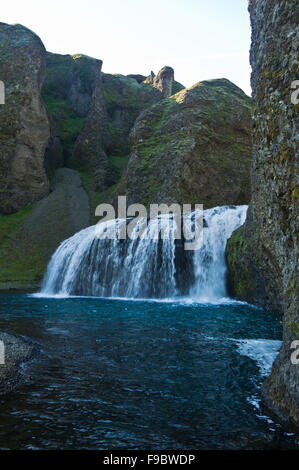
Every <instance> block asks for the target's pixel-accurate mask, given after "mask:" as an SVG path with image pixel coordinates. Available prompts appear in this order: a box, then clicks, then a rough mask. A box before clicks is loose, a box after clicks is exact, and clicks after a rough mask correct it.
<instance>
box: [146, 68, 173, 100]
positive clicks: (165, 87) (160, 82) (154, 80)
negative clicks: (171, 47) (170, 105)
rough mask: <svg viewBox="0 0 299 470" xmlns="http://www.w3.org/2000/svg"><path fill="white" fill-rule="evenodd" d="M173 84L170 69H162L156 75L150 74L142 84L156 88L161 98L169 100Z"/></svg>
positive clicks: (171, 69)
mask: <svg viewBox="0 0 299 470" xmlns="http://www.w3.org/2000/svg"><path fill="white" fill-rule="evenodd" d="M173 82H174V71H173V68H171V67H167V66H166V67H163V68H162V69H161V70H160V71H159V72H158V74H157V75H155V74H154V72H151V73H150V75H149V76H148V77H147V78H146V79H145V80H144V83H148V84H150V85H152V86H153V87H154V88H157V90H159V91H160V92H161V94H162V98H163V99H164V98H169V96H171V95H172V93H173V92H172V88H173Z"/></svg>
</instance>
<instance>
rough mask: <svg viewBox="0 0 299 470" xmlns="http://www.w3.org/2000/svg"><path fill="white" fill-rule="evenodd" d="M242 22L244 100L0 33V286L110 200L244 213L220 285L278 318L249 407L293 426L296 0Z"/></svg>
mask: <svg viewBox="0 0 299 470" xmlns="http://www.w3.org/2000/svg"><path fill="white" fill-rule="evenodd" d="M249 11H250V16H251V25H252V46H251V56H250V57H251V65H252V88H253V97H252V99H251V98H250V97H249V96H247V95H246V94H245V93H244V92H243V91H242V90H241V89H240V88H239V87H237V86H236V85H235V84H233V83H232V82H230V81H229V80H227V79H225V78H223V79H210V80H208V79H207V80H204V81H201V82H198V83H196V84H194V85H193V86H192V87H189V88H185V87H184V86H183V85H182V84H180V83H178V82H177V81H175V79H174V70H173V69H172V68H171V67H169V66H165V67H163V68H162V69H161V70H160V71H159V72H158V73H157V75H155V73H154V72H151V73H150V74H149V76H148V77H145V76H143V75H140V74H130V75H127V76H125V75H121V74H108V73H104V72H103V71H102V66H103V63H102V60H100V59H96V58H92V57H88V56H85V55H83V54H76V55H61V54H55V53H51V52H47V51H46V50H45V48H44V46H43V44H42V42H41V40H40V39H39V38H38V37H37V36H36V35H35V34H34V33H33V32H31V31H30V30H28V29H27V28H25V27H24V26H21V25H7V24H4V23H0V80H3V81H4V82H5V85H6V102H5V105H4V106H2V105H0V162H1V166H0V188H1V192H0V283H2V284H0V286H1V287H2V286H3V288H6V289H16V288H18V285H19V286H21V287H22V289H24V287H25V289H26V290H28V289H29V288H30V287H32V288H33V289H34V288H35V286H36V285H39V284H40V281H41V280H42V279H43V277H44V275H45V272H46V267H47V265H48V263H49V260H50V258H51V256H52V255H53V253H54V252H55V250H56V249H57V247H59V246H61V245H60V244H61V242H63V241H64V240H66V239H69V237H72V236H73V235H74V234H76V233H77V232H80V231H81V230H83V229H85V228H86V227H89V226H90V225H91V224H93V223H95V222H96V221H97V219H96V218H95V208H96V206H97V205H98V204H99V203H101V202H108V203H112V204H114V205H115V206H116V198H117V196H118V195H126V196H127V199H128V203H130V204H132V203H142V204H144V205H145V206H146V207H148V206H149V205H150V204H151V203H167V204H171V203H179V204H184V203H189V204H195V203H203V204H204V208H205V209H210V208H213V207H215V206H235V205H247V204H249V210H248V215H247V219H246V222H245V224H244V225H242V226H241V227H239V228H238V229H237V230H236V231H235V232H234V233H233V234H232V236H231V238H230V239H229V241H228V243H227V247H226V261H227V267H228V275H227V281H228V286H229V290H230V294H231V296H232V297H234V298H236V299H239V300H245V301H246V302H249V303H251V304H254V305H257V306H258V307H261V308H263V309H265V310H269V311H271V312H274V313H277V314H282V315H283V328H284V333H283V345H282V348H281V350H280V353H279V355H278V357H277V359H276V360H275V362H274V366H273V369H272V372H271V374H270V375H269V376H268V378H267V379H266V381H265V383H264V386H263V389H262V395H263V400H264V403H265V404H266V406H267V407H268V409H270V410H271V411H272V412H273V413H274V414H275V415H276V416H278V417H279V419H280V420H281V421H283V422H285V423H287V424H290V425H291V426H295V427H298V426H299V409H298V403H299V390H298V387H299V376H298V365H294V364H292V363H291V361H290V355H291V353H292V350H291V344H292V342H293V341H295V340H299V313H298V290H297V285H298V263H297V262H298V181H297V178H298V171H297V158H298V146H297V143H298V141H297V139H298V105H296V104H295V105H294V104H293V103H292V102H291V101H290V96H291V89H290V84H291V82H292V81H293V80H295V79H296V78H297V76H298V60H297V51H298V13H299V11H298V6H297V2H296V0H290V1H289V2H283V1H280V0H279V1H277V2H275V5H274V7H273V5H272V2H267V1H266V0H260V1H258V0H250V2H249ZM25 63H26V67H24V64H25ZM207 78H208V77H207ZM252 114H253V120H252ZM250 172H251V175H250ZM243 221H244V220H243ZM242 223H243V222H242ZM87 259H88V256H87ZM205 261H206V260H205ZM121 264H123V263H120V265H121ZM108 281H109V280H108ZM3 334H4V335H5V333H3ZM0 340H1V335H0ZM20 351H21V352H20V357H18V359H17V360H16V361H13V360H12V361H11V363H12V364H13V367H12V368H11V370H12V374H15V370H16V369H15V367H16V365H18V364H19V363H21V361H27V360H29V359H30V358H32V351H31V346H30V345H29V346H28V345H25V344H23V342H22V340H21V339H20ZM21 353H22V354H21ZM8 367H9V364H8ZM9 373H10V372H9V371H6V373H5V374H9ZM3 377H4V376H3ZM5 377H7V375H5ZM5 377H4V379H2V383H3V380H4V382H5V380H6V379H5ZM16 382H17V381H16ZM11 383H12V386H11V387H10V388H13V383H14V382H13V380H12V382H11ZM0 386H1V377H0ZM5 391H7V390H5Z"/></svg>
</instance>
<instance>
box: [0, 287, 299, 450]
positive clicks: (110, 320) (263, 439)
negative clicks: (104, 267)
mask: <svg viewBox="0 0 299 470" xmlns="http://www.w3.org/2000/svg"><path fill="white" fill-rule="evenodd" d="M0 303H1V311H0V329H1V330H6V331H8V332H9V331H10V332H13V333H17V334H21V335H24V336H26V337H29V338H31V339H32V340H33V341H34V342H35V343H36V344H37V345H39V346H40V348H41V350H42V352H41V355H40V356H39V357H38V358H37V359H35V360H34V362H33V363H32V364H31V365H30V366H26V367H25V369H24V375H25V377H26V381H25V383H24V384H23V385H22V386H21V387H20V388H19V390H17V391H15V392H12V393H11V394H9V395H8V396H6V397H4V398H1V399H0V448H2V449H3V448H8V449H15V448H21V449H57V448H61V449H113V448H115V449H116V448H117V449H204V448H209V449H217V448H219V449H228V448H240V449H241V448H272V447H281V448H289V447H293V445H294V444H293V441H294V436H292V435H289V433H286V432H285V431H286V430H284V429H283V428H282V427H281V426H280V425H279V423H276V422H274V421H272V420H270V419H269V418H268V417H267V414H266V413H265V411H263V410H262V409H261V408H260V404H259V389H260V386H261V383H262V381H263V378H264V376H265V375H266V374H267V373H268V372H269V370H270V367H271V363H272V361H273V359H274V357H275V355H276V353H277V349H278V348H279V345H280V342H279V341H280V340H281V336H282V328H281V324H280V322H279V320H280V319H279V318H278V319H276V318H275V317H274V316H273V315H272V314H270V313H265V312H263V311H262V310H259V309H256V308H254V307H251V306H249V305H247V304H242V303H237V302H234V303H233V302H224V303H222V304H218V305H217V304H216V305H209V304H202V305H200V304H196V303H192V302H187V301H186V302H184V301H181V302H178V301H176V302H174V301H171V300H170V301H168V302H154V301H142V300H141V301H129V300H111V299H100V298H66V299H59V298H38V297H32V296H29V295H21V294H16V295H5V294H1V296H0ZM256 340H258V341H256Z"/></svg>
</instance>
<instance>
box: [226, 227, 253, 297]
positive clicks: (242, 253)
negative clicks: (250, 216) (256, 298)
mask: <svg viewBox="0 0 299 470" xmlns="http://www.w3.org/2000/svg"><path fill="white" fill-rule="evenodd" d="M244 231H245V228H244V225H242V226H241V227H239V228H238V229H237V230H235V231H234V232H233V234H232V236H231V238H230V239H229V240H228V241H227V245H226V261H227V266H228V284H229V290H230V294H231V295H232V296H233V297H236V298H238V299H241V300H249V299H250V298H251V296H252V295H253V291H254V282H253V275H252V271H251V264H250V262H249V261H248V259H247V257H248V255H249V253H248V247H247V245H246V241H245V237H244Z"/></svg>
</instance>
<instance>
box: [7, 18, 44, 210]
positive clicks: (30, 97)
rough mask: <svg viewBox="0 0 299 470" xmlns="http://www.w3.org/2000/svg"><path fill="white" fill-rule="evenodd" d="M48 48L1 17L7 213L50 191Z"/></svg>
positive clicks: (25, 29) (30, 34) (36, 38)
mask: <svg viewBox="0 0 299 470" xmlns="http://www.w3.org/2000/svg"><path fill="white" fill-rule="evenodd" d="M44 73H45V49H44V46H43V44H42V42H41V40H40V39H39V37H38V36H36V34H34V33H33V32H32V31H30V30H29V29H27V28H25V27H24V26H21V25H8V24H4V23H0V80H2V81H3V82H4V83H5V104H4V105H0V189H1V191H0V214H1V213H2V214H9V213H12V212H15V211H16V210H18V209H20V208H22V207H24V206H26V205H27V204H29V203H32V202H34V201H37V200H38V199H40V198H42V197H43V196H45V195H46V194H47V193H48V190H49V184H48V179H47V176H46V172H45V169H44V154H45V149H46V146H47V144H48V140H49V137H50V124H49V119H48V116H47V113H46V110H45V108H44V105H43V103H42V101H41V98H40V90H41V86H42V83H43V79H44Z"/></svg>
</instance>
